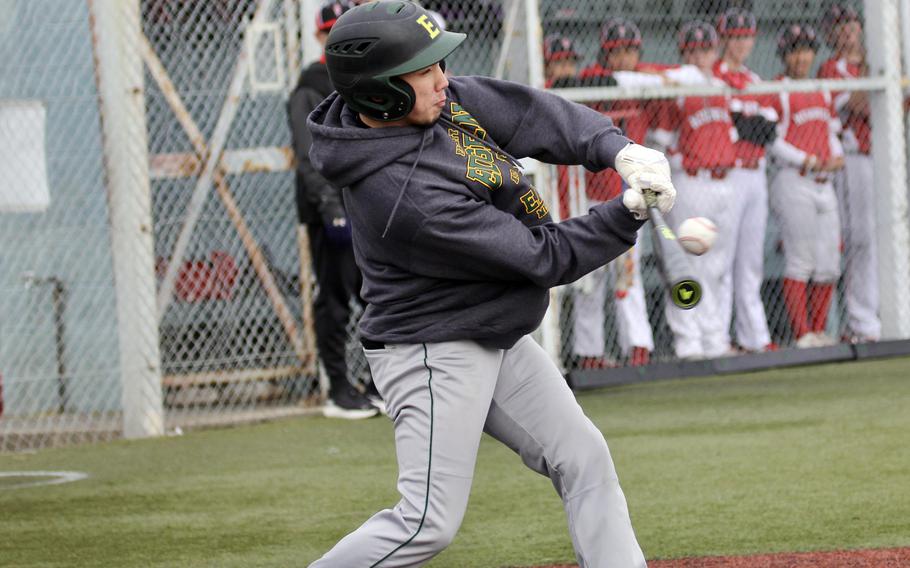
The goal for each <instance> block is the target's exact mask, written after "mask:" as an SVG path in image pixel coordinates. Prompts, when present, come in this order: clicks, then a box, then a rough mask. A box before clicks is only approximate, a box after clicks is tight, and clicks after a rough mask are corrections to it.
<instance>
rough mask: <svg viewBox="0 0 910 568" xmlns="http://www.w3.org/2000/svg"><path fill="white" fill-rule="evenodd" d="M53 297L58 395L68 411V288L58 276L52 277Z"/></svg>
mask: <svg viewBox="0 0 910 568" xmlns="http://www.w3.org/2000/svg"><path fill="white" fill-rule="evenodd" d="M48 281H49V282H50V283H51V286H52V287H51V298H52V300H53V303H54V343H55V344H56V348H57V349H56V351H57V395H58V397H59V400H60V413H61V414H63V413H64V412H66V407H67V403H68V402H69V400H68V396H67V393H66V383H67V378H66V358H65V355H66V344H65V339H64V338H65V337H66V328H65V327H64V317H63V315H64V311H65V310H66V288H64V286H63V281H61V280H60V279H59V278H57V277H54V276H52V277H50V278H48Z"/></svg>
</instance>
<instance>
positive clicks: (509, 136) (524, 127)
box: [449, 77, 676, 218]
mask: <svg viewBox="0 0 910 568" xmlns="http://www.w3.org/2000/svg"><path fill="white" fill-rule="evenodd" d="M449 89H450V90H451V91H452V93H453V94H454V96H455V100H457V101H458V102H459V104H461V105H462V106H463V107H464V108H465V110H466V111H468V112H469V113H471V114H472V115H473V116H474V118H475V119H477V121H478V122H479V123H480V124H482V125H483V126H484V128H485V129H486V130H487V133H488V134H489V135H490V136H491V137H492V139H493V140H494V141H495V142H496V143H497V144H499V146H500V147H502V149H503V150H505V151H506V152H509V153H510V154H512V155H514V156H517V157H519V158H524V157H532V158H535V159H537V160H540V161H542V162H547V163H550V164H581V165H583V166H585V167H586V168H588V169H589V170H591V171H595V172H597V171H600V170H603V169H606V168H613V169H615V170H616V171H617V172H619V174H620V175H621V176H622V178H623V179H624V180H625V181H626V183H627V184H628V185H629V190H628V191H627V192H626V193H625V194H624V195H623V199H624V202H625V204H626V206H627V207H628V208H629V209H630V210H632V211H633V212H634V213H635V214H636V215H637V216H638V217H639V218H647V216H648V213H647V207H645V203H644V197H643V196H642V189H643V188H647V187H650V188H651V189H652V190H654V192H655V193H656V194H657V199H658V208H659V209H660V210H661V211H662V212H664V213H666V212H667V211H669V210H670V209H671V208H672V207H673V202H674V200H675V199H676V190H675V189H674V188H673V182H672V181H671V180H670V166H669V164H667V160H666V158H665V157H664V155H663V154H661V153H660V152H658V151H656V150H651V149H649V148H645V147H644V146H640V145H638V144H635V143H633V142H632V141H631V140H629V139H628V138H626V137H625V136H623V135H622V132H621V131H620V130H619V129H618V128H616V126H614V125H613V122H612V121H611V120H610V119H609V118H607V117H605V116H604V115H603V114H601V113H599V112H597V111H595V110H592V109H590V108H588V107H586V106H584V105H580V104H577V103H573V102H570V101H567V100H565V99H563V98H562V97H559V96H557V95H554V94H552V93H548V92H546V91H542V90H539V89H532V88H530V87H527V86H525V85H521V84H519V83H513V82H510V81H500V80H497V79H489V78H487V77H456V78H453V79H452V80H451V81H450V84H449Z"/></svg>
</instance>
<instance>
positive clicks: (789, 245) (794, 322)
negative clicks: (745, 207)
mask: <svg viewBox="0 0 910 568" xmlns="http://www.w3.org/2000/svg"><path fill="white" fill-rule="evenodd" d="M814 186H815V182H813V181H811V180H807V179H806V178H804V177H802V176H800V175H799V173H798V172H797V171H796V170H793V169H790V168H785V169H782V170H781V171H780V172H778V174H777V176H775V178H774V181H773V182H772V184H771V205H772V208H773V210H774V213H775V215H776V216H777V219H778V223H779V225H780V229H781V238H782V240H783V243H784V291H783V292H784V293H783V295H784V305H785V307H786V309H787V315H788V316H789V319H790V328H791V330H792V331H793V335H794V337H795V338H796V339H797V340H799V339H801V338H802V337H804V336H805V335H807V334H808V333H809V332H810V329H809V323H808V319H807V312H806V303H807V301H806V294H807V292H806V287H807V283H808V281H809V278H810V277H811V276H812V273H813V271H814V267H815V251H816V239H817V238H818V235H817V227H816V225H817V223H816V220H817V213H816V205H815V201H814V199H813V193H814V191H815V187H814Z"/></svg>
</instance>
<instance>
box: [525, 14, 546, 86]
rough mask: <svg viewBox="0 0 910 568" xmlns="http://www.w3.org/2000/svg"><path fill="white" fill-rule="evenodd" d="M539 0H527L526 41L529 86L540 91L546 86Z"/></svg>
mask: <svg viewBox="0 0 910 568" xmlns="http://www.w3.org/2000/svg"><path fill="white" fill-rule="evenodd" d="M537 3H538V0H525V25H526V29H525V39H526V40H527V42H528V43H527V46H528V53H527V57H528V84H529V85H531V86H532V87H536V88H538V89H543V86H544V70H543V47H542V46H543V27H542V26H541V24H540V10H539V8H538V6H537Z"/></svg>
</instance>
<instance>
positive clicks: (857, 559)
mask: <svg viewBox="0 0 910 568" xmlns="http://www.w3.org/2000/svg"><path fill="white" fill-rule="evenodd" d="M904 567H910V548H887V549H878V550H838V551H834V552H793V553H781V554H756V555H752V556H705V557H702V558H675V559H672V560H651V561H649V562H648V568H904ZM537 568H577V566H576V565H575V564H560V565H555V566H539V567H537Z"/></svg>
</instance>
